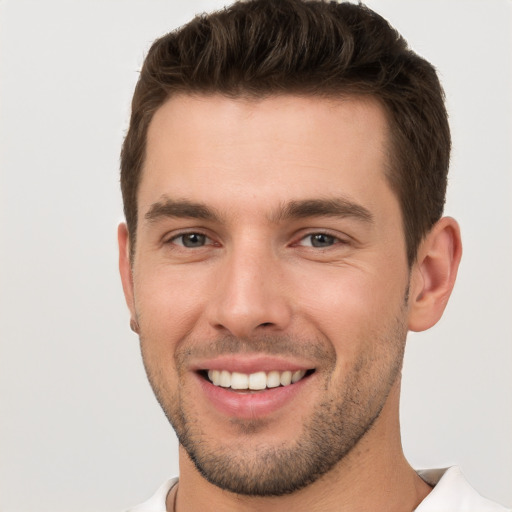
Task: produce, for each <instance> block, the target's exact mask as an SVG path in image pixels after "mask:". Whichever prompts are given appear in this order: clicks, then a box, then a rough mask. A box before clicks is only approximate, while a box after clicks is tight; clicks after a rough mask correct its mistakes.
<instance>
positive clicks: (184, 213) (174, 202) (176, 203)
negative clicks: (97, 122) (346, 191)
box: [144, 197, 374, 224]
mask: <svg viewBox="0 0 512 512" xmlns="http://www.w3.org/2000/svg"><path fill="white" fill-rule="evenodd" d="M169 217H170V218H187V219H200V220H208V221H219V220H220V215H219V214H217V213H216V211H215V210H214V209H212V208H210V207H208V206H206V205H205V204H204V203H198V202H194V201H189V200H188V199H170V198H168V197H164V199H162V200H161V201H157V202H156V203H153V204H152V205H151V206H150V208H149V210H148V211H147V213H146V214H145V215H144V218H145V219H146V220H147V221H149V222H155V221H158V220H159V219H162V218H169ZM307 217H352V218H355V219H357V220H361V221H363V222H366V223H369V224H371V223H373V220H374V219H373V215H372V213H371V212H370V211H369V210H368V209H367V208H365V207H364V206H362V205H360V204H357V203H354V202H352V201H350V200H348V199H345V198H330V199H302V200H293V201H290V202H287V203H284V204H283V205H282V206H281V207H280V208H278V209H277V210H276V211H275V212H273V213H272V215H271V216H270V220H271V221H272V222H276V223H278V222H281V221H284V220H289V219H303V218H307Z"/></svg>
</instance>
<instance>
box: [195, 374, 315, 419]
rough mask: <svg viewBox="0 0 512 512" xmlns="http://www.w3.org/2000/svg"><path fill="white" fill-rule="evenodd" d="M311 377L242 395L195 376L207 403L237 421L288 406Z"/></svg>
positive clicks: (259, 416)
mask: <svg viewBox="0 0 512 512" xmlns="http://www.w3.org/2000/svg"><path fill="white" fill-rule="evenodd" d="M311 377H312V376H309V377H305V378H303V379H301V380H299V381H298V382H296V383H295V384H290V385H289V386H279V387H277V388H269V389H266V390H262V391H256V392H247V393H244V392H239V391H232V390H231V388H223V387H221V386H214V385H213V384H212V383H211V382H210V381H208V380H206V379H204V378H203V377H201V376H199V375H198V376H197V378H198V380H199V383H200V386H201V388H202V391H203V393H204V394H205V395H206V398H207V399H208V400H209V402H210V403H211V404H212V405H213V406H214V407H215V408H216V409H217V410H218V411H219V412H220V413H221V414H223V415H226V416H229V417H232V418H239V419H256V418H263V417H265V416H268V415H269V414H272V413H274V412H276V411H278V410H279V409H281V408H283V407H285V406H287V405H289V404H290V402H292V401H293V400H294V399H295V398H296V396H297V394H298V393H300V391H301V390H302V389H303V388H304V386H305V385H306V383H307V381H309V379H310V378H311Z"/></svg>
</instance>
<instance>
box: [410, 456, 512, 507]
mask: <svg viewBox="0 0 512 512" xmlns="http://www.w3.org/2000/svg"><path fill="white" fill-rule="evenodd" d="M417 473H418V475H419V476H420V477H421V478H422V479H423V480H425V482H427V483H428V484H429V485H432V486H433V487H434V489H433V490H432V492H431V493H430V494H429V495H428V496H427V497H426V498H425V499H424V500H423V502H422V503H421V504H420V506H419V507H418V508H417V509H416V512H446V511H450V512H511V510H510V509H507V508H505V507H503V506H501V505H499V504H498V503H495V502H493V501H491V500H488V499H487V498H484V497H483V496H481V495H480V494H479V493H478V492H477V491H476V490H475V489H473V487H471V485H470V484H469V482H468V481H467V480H466V478H465V477H464V475H463V474H462V472H461V470H460V469H459V468H458V467H457V466H453V467H451V468H444V469H428V470H419V471H417Z"/></svg>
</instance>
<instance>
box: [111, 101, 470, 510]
mask: <svg viewBox="0 0 512 512" xmlns="http://www.w3.org/2000/svg"><path fill="white" fill-rule="evenodd" d="M388 151H389V146H388V125H387V120H386V116H385V113H384V110H383V108H382V107H381V106H380V104H379V103H378V102H377V101H374V100H371V99H365V100H363V99H360V98H347V99H344V100H328V99H319V98H312V97H296V96H279V97H269V98H266V99H262V100H248V99H235V100H234V99H228V98H225V97H222V96H220V95H211V96H188V95H179V96H176V97H173V98H172V99H170V100H168V101H167V103H165V104H164V105H163V106H162V107H161V108H160V109H159V110H158V111H157V112H156V114H155V116H154V118H153V120H152V123H151V125H150V129H149V132H148V146H147V156H146V162H145V166H144V170H143V176H142V180H141V183H140V188H139V191H138V205H139V217H138V226H137V243H136V247H135V252H134V254H135V256H134V259H133V261H130V258H129V254H130V247H129V238H128V233H127V229H126V226H125V225H121V226H120V227H119V247H120V271H121V277H122V281H123V288H124V291H125V295H126V300H127V304H128V307H129V309H130V312H131V315H132V324H133V325H134V328H135V330H137V331H138V333H139V334H140V339H141V348H142V354H143V359H144V364H145V366H146V370H147V373H148V376H149V379H150V382H151V384H152V386H153V389H154V391H155V394H156V395H157V398H158V399H159V401H160V403H161V405H162V407H163V409H164V411H165V413H166V414H167V416H168V417H169V419H170V421H171V422H172V423H173V426H174V427H175V429H176V430H177V433H178V436H179V437H180V440H181V441H182V443H181V445H180V483H179V487H178V489H177V492H176V495H174V494H173V493H171V495H169V497H168V509H169V510H171V507H172V503H173V502H174V500H175V503H176V509H177V510H178V511H185V510H186V511H194V510H205V509H208V507H209V505H211V503H215V508H216V510H221V511H224V510H226V511H228V510H265V511H271V510H283V509H285V510H286V509H290V510H291V509H293V510H297V511H301V510H308V511H314V510H323V511H329V510H350V511H357V510H372V509H374V510H382V511H385V510H390V511H391V510H393V511H400V510H404V511H406V510H407V511H411V510H413V509H414V508H415V507H416V506H417V505H418V504H419V503H420V502H421V501H422V499H423V498H424V497H425V496H426V495H427V494H428V492H429V491H430V488H429V487H428V485H427V484H426V483H424V482H423V481H422V480H421V479H420V478H419V477H418V476H417V475H416V473H415V472H414V471H413V470H412V469H411V468H410V466H409V465H408V463H407V461H406V460H405V458H404V456H403V453H402V448H401V443H400V428H399V422H398V405H399V395H400V369H401V364H402V358H403V350H404V346H405V338H406V332H407V330H424V329H427V328H429V327H430V326H432V325H434V324H435V323H436V322H437V320H438V319H439V318H440V316H441V315H442V312H443V310H444V307H445V305H446V302H447V300H448V297H449V295H450V292H451V290H452V287H453V284H454V281H455V276H456V272H457V267H458V263H459V260H460V256H461V244H460V235H459V230H458V226H457V224H456V222H455V221H454V220H453V219H450V218H443V219H441V220H440V221H439V222H438V223H437V224H436V225H435V226H434V227H433V229H432V230H431V232H430V233H429V234H428V235H427V236H426V237H425V239H424V240H423V242H422V244H421V246H420V248H419V250H418V257H417V261H416V262H415V264H414V265H413V267H412V268H409V266H408V264H407V260H406V248H405V240H404V235H403V229H402V221H401V213H400V207H399V204H398V201H397V198H396V197H395V195H394V193H393V192H392V191H391V189H390V187H389V184H388V182H387V180H386V178H385V172H386V165H387V157H386V155H387V152H388ZM312 201H314V202H313V203H312ZM333 204H334V205H335V207H333ZM198 205H199V206H198ZM311 205H312V206H311ZM308 207H309V209H308ZM185 233H188V234H190V233H195V235H192V236H191V237H188V238H183V235H184V234H185ZM318 234H320V235H318ZM198 235H199V238H198ZM190 241H192V242H194V244H193V245H194V246H193V247H186V246H185V245H184V242H185V243H186V242H190ZM319 241H320V242H321V244H320V245H321V246H320V247H318V246H316V245H318V242H319ZM233 354H234V355H233ZM229 357H231V358H232V359H234V362H233V361H231V360H230V361H231V363H232V364H234V365H247V368H249V367H251V368H252V367H253V366H254V365H256V366H257V365H258V364H260V363H258V361H260V362H261V360H262V359H261V358H262V357H266V358H267V359H265V361H266V363H268V361H270V363H268V364H271V365H274V366H276V365H277V366H278V365H279V364H281V365H282V364H285V363H286V364H290V365H295V366H296V367H300V368H305V369H313V370H314V372H313V373H312V375H310V376H309V377H307V378H306V379H304V380H303V381H301V382H300V383H299V384H300V387H299V386H297V387H296V388H294V389H295V390H296V391H295V393H294V394H293V396H292V397H291V398H290V399H287V400H285V401H284V402H283V404H281V405H279V406H278V407H275V408H274V409H272V410H270V412H268V411H266V410H263V409H262V410H259V409H257V408H256V409H255V413H254V414H253V415H248V416H247V415H241V414H240V410H238V409H237V410H235V412H234V413H233V414H231V413H230V412H229V411H228V412H226V410H225V409H219V408H218V407H216V406H214V405H212V401H211V396H210V395H208V394H207V393H205V392H204V382H205V381H204V379H202V378H201V377H199V376H198V372H197V370H198V368H202V365H204V364H205V361H208V362H209V363H208V364H210V366H211V365H212V364H219V365H220V366H222V364H225V363H223V361H224V360H227V359H223V358H229ZM258 358H260V359H258ZM212 361H214V363H212ZM219 361H220V362H219ZM215 362H217V363H215ZM251 365H252V366H251ZM201 383H203V384H201ZM271 400H272V399H271ZM237 411H238V412H237ZM258 411H259V412H258ZM262 411H263V412H262ZM319 426H322V427H325V428H326V433H325V436H326V437H327V439H328V446H329V447H330V448H332V449H329V450H327V451H328V452H329V454H330V453H331V452H336V453H337V455H336V457H334V459H335V460H334V461H331V462H330V463H329V467H327V468H324V469H323V470H322V471H321V472H319V474H318V475H316V476H315V478H314V480H313V481H311V482H307V483H305V484H303V485H302V488H300V489H299V490H296V491H294V492H291V493H288V494H283V495H281V496H249V495H247V493H244V494H237V493H235V492H232V491H233V489H231V490H229V488H227V487H226V486H225V485H224V484H222V485H221V484H220V483H219V481H216V482H214V483H211V482H210V481H208V480H207V479H206V478H204V477H203V476H202V474H201V473H200V472H199V471H198V467H197V466H196V465H195V464H194V462H193V461H192V459H191V457H190V453H192V452H193V450H196V453H195V455H194V456H196V455H197V454H199V456H201V455H202V456H205V455H206V456H208V457H211V456H215V457H216V463H215V464H212V468H210V470H211V471H213V469H214V468H215V467H217V466H218V465H219V463H218V461H227V462H226V469H225V471H228V470H229V469H230V468H234V469H233V475H230V474H229V473H228V474H227V475H228V476H227V478H226V479H227V481H228V482H229V481H231V480H233V479H235V478H236V477H238V476H239V475H240V474H243V475H244V479H246V480H247V481H251V480H250V479H251V478H252V480H254V481H258V480H259V479H261V478H264V477H266V476H265V474H264V471H263V470H262V468H263V467H267V466H268V464H269V462H268V460H267V459H265V458H264V457H265V456H266V455H269V457H268V459H269V460H272V461H274V460H275V459H276V454H281V455H282V454H285V455H286V456H287V457H292V456H293V453H294V450H295V448H296V447H297V445H298V444H299V443H300V444H301V445H304V444H305V445H307V446H312V453H313V454H314V453H315V452H317V451H318V449H317V448H318V446H317V445H315V444H314V442H315V441H313V440H312V439H311V436H309V433H310V432H311V431H312V430H313V429H314V427H319ZM327 426H329V427H330V429H328V428H327ZM329 430H330V433H329V432H328V431H329ZM320 437H322V436H320ZM184 444H185V446H186V447H187V449H185V448H184ZM295 452H297V450H295ZM271 454H272V456H270V455H271ZM283 456H284V455H283ZM205 458H206V457H205ZM262 460H265V464H262V462H261V461H262ZM289 461H291V462H289V464H288V466H289V465H290V464H292V466H293V464H294V462H293V458H290V459H289ZM297 464H298V463H297ZM276 467H277V466H276ZM270 473H271V474H275V473H278V474H282V473H283V468H280V469H279V470H276V468H274V469H271V470H270ZM291 473H293V472H291ZM267 476H269V475H267ZM217 477H218V478H221V477H222V475H220V476H219V475H217ZM217 477H216V478H217ZM269 478H270V476H269ZM210 480H212V478H210ZM214 484H215V485H214ZM221 487H224V489H221ZM226 488H227V489H228V490H225V489H226ZM260 494H264V493H261V492H260ZM292 507H293V508H292Z"/></svg>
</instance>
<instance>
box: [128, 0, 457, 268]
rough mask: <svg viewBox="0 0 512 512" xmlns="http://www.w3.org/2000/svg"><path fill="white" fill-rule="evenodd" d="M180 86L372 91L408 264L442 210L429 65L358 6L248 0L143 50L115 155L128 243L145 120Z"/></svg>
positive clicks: (243, 91)
mask: <svg viewBox="0 0 512 512" xmlns="http://www.w3.org/2000/svg"><path fill="white" fill-rule="evenodd" d="M180 92H181V93H183V92H184V93H192V94H198V93H199V94H210V93H220V94H224V95H226V96H229V97H233V98H236V97H242V96H250V97H251V96H252V97H265V96H268V95H276V94H299V95H318V96H327V97H336V96H340V95H347V94H355V95H371V96H372V97H375V98H377V99H378V100H379V101H380V102H381V103H382V105H383V106H384V107H385V109H386V112H387V115H388V121H389V125H390V130H391V148H390V150H389V153H390V155H389V162H388V167H389V168H388V173H387V178H388V181H389V183H390V185H391V187H392V189H393V190H394V192H395V193H396V195H397V197H398V200H399V202H400V206H401V211H402V217H403V225H404V231H405V240H406V246H407V257H408V261H409V264H412V262H413V261H414V259H415V257H416V252H417V249H418V245H419V243H420V242H421V240H422V238H423V237H424V236H425V234H426V233H427V232H428V231H429V230H430V229H431V227H432V226H433V225H434V223H435V222H437V221H438V220H439V218H440V217H441V215H442V212H443V207H444V201H445V194H446V182H447V173H448V165H449V159H450V146H451V143H450V130H449V126H448V120H447V114H446V109H445V106H444V94H443V90H442V88H441V85H440V83H439V80H438V77H437V75H436V72H435V69H434V68H433V66H432V65H431V64H430V63H428V62H427V61H426V60H425V59H423V58H421V57H419V56H418V55H417V54H415V53H414V52H413V51H412V50H410V49H409V48H408V46H407V43H406V41H405V40H404V39H403V38H402V36H400V34H399V33H398V32H397V31H396V30H394V29H393V28H392V27H391V26H390V25H389V24H388V22H387V21H386V20H385V19H384V18H382V17H381V16H379V15H378V14H376V13H375V12H373V11H372V10H370V9H369V8H367V7H366V6H364V5H361V4H359V5H354V4H351V3H345V2H344V3H337V2H329V3H328V2H324V1H321V0H249V1H243V2H242V1H240V2H237V3H235V4H233V5H232V6H231V7H228V8H226V9H224V10H221V11H218V12H214V13H212V14H208V15H207V14H203V15H200V16H196V17H195V18H194V19H193V20H192V21H190V22H189V23H188V24H187V25H185V26H183V27H181V28H179V29H178V30H175V31H173V32H171V33H169V34H167V35H165V36H163V37H162V38H160V39H158V40H156V41H155V42H154V43H153V45H152V47H151V48H150V50H149V53H148V55H147V57H146V60H145V62H144V65H143V67H142V70H141V73H140V77H139V80H138V83H137V86H136V88H135V93H134V96H133V101H132V113H131V119H130V126H129V129H128V133H127V135H126V138H125V140H124V144H123V148H122V152H121V188H122V193H123V201H124V212H125V216H126V222H127V224H128V231H129V233H130V240H131V246H132V248H133V247H134V246H135V234H136V228H137V190H138V185H139V183H140V179H141V173H142V168H143V165H144V158H145V148H146V137H147V131H148V126H149V124H150V122H151V119H152V117H153V114H154V113H155V111H156V110H157V109H158V108H159V107H160V106H161V105H162V104H163V103H164V102H165V101H166V100H167V99H168V98H169V97H170V96H172V95H173V94H176V93H180Z"/></svg>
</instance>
